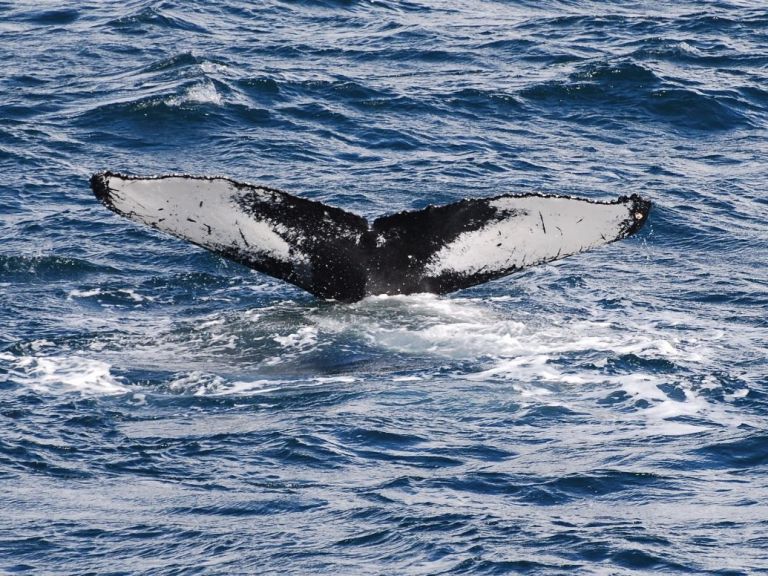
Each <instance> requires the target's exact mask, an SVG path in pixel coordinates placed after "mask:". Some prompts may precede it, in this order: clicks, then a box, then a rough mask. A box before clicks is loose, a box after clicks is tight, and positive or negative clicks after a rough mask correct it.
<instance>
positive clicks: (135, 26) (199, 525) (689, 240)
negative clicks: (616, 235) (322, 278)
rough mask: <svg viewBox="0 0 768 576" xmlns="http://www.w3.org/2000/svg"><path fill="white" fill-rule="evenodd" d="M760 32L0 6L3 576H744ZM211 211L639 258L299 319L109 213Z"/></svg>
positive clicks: (325, 11)
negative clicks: (556, 240) (132, 202)
mask: <svg viewBox="0 0 768 576" xmlns="http://www.w3.org/2000/svg"><path fill="white" fill-rule="evenodd" d="M760 4H761V3H759V2H748V1H737V0H734V1H731V2H723V1H706V2H705V1H695V0H683V1H681V2H675V3H671V2H656V1H651V0H649V1H629V0H624V1H619V2H611V3H602V2H593V1H583V2H575V1H571V0H545V1H543V2H531V1H520V2H511V1H501V0H500V1H489V0H473V1H468V0H457V1H450V2H449V1H446V0H430V1H426V0H410V1H408V0H403V1H396V0H376V1H374V0H370V1H364V0H358V1H354V0H304V1H288V0H283V1H277V0H268V1H264V2H258V3H249V2H241V1H234V0H227V1H225V2H217V3H209V2H200V1H196V0H195V1H189V2H179V1H161V2H158V1H148V0H127V1H125V2H121V3H113V2H77V3H75V2H63V3H53V2H31V1H28V0H19V1H16V2H0V61H1V62H2V73H0V573H2V574H99V575H106V574H112V575H117V574H158V575H172V574H174V575H182V574H183V575H186V574H429V575H432V574H566V573H579V574H642V573H648V574H650V573H659V574H673V573H674V574H719V575H741V574H744V575H746V574H759V573H768V425H767V424H766V417H767V416H768V396H767V394H768V358H766V348H767V347H768V223H767V220H768V193H766V185H767V184H768V162H767V161H766V158H768V145H767V144H766V142H767V141H768V140H767V138H768V129H767V128H768V48H767V46H768V11H766V9H765V7H764V6H763V7H761V6H760ZM105 169H110V170H116V171H122V172H127V173H134V174H143V175H148V174H162V173H171V172H183V173H193V174H208V175H211V174H221V175H226V176H229V177H232V178H235V179H239V180H244V181H249V182H254V183H260V184H265V185H269V186H272V187H276V188H280V189H284V190H287V191H289V192H293V193H296V194H299V195H302V196H305V197H307V198H312V199H316V200H320V201H323V202H327V203H329V204H333V205H336V206H339V207H342V208H345V209H347V210H351V211H355V212H357V213H360V214H362V215H364V216H366V217H375V216H377V215H381V214H384V213H388V212H393V211H399V210H408V209H415V208H421V207H423V206H426V205H427V204H430V203H445V202H450V201H455V200H458V199H460V198H464V197H482V196H489V195H497V194H503V193H526V192H542V193H549V194H572V195H579V196H585V197H589V198H595V199H611V198H615V197H616V196H619V195H624V194H629V193H637V194H640V195H642V196H644V197H646V198H649V199H650V200H652V201H653V203H654V209H653V211H652V213H651V217H650V221H649V223H648V225H647V226H646V227H645V229H644V230H643V231H642V232H641V233H640V234H638V235H637V236H635V237H633V238H631V239H628V240H626V241H623V242H620V243H616V244H613V245H610V246H607V247H604V248H602V249H599V250H596V251H594V252H590V253H586V254H582V255H579V256H576V257H572V258H569V259H566V260H563V261H561V262H558V263H556V264H552V265H546V266H541V267H538V268H533V269H529V270H526V271H524V272H522V273H519V274H517V275H514V276H510V277H507V278H505V279H502V280H498V281H495V282H492V283H488V284H485V285H482V286H478V287H476V288H474V289H471V290H465V291H462V292H458V293H456V294H452V295H449V296H444V297H437V296H432V295H416V296H409V297H372V298H367V299H365V300H363V301H361V302H358V303H356V304H337V303H332V302H325V301H319V300H316V299H314V298H313V297H311V296H310V295H308V294H306V293H304V292H302V291H300V290H298V289H297V288H294V287H292V286H290V285H288V284H285V283H282V282H279V281H277V280H273V279H271V278H269V277H266V276H264V275H260V274H258V273H256V272H252V271H250V270H248V269H245V268H243V267H241V266H238V265H236V264H233V263H230V262H227V261H224V260H222V259H220V258H218V257H216V256H214V255H213V254H211V253H208V252H205V251H203V250H201V249H198V248H195V247H194V246H191V245H188V244H185V243H183V242H181V241H178V240H175V239H173V238H170V237H168V236H164V235H162V234H159V233H156V232H154V231H152V230H149V229H145V228H141V227H139V226H136V225H134V224H132V223H131V222H129V221H127V220H124V219H121V218H119V217H117V216H115V215H113V214H111V213H110V212H108V211H107V210H105V209H104V208H103V207H102V206H101V205H100V204H99V203H98V202H97V201H96V199H95V198H93V196H92V194H91V192H90V190H89V187H88V178H89V176H90V175H91V174H92V173H93V172H96V171H100V170H105Z"/></svg>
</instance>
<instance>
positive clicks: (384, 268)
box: [90, 172, 651, 302]
mask: <svg viewBox="0 0 768 576" xmlns="http://www.w3.org/2000/svg"><path fill="white" fill-rule="evenodd" d="M90 184H91V188H92V189H93V192H94V194H95V195H96V197H97V198H98V199H99V200H100V201H101V202H102V204H104V205H105V206H106V207H107V208H109V209H110V210H112V211H113V212H116V213H117V214H120V215H122V216H125V217H128V218H130V219H132V220H135V221H138V222H140V223H143V224H146V225H148V226H151V227H153V228H156V229H158V230H162V231H165V232H168V233H170V234H173V235H175V236H178V237H180V238H183V239H185V240H188V241H190V242H192V243H194V244H197V245H199V246H202V247H204V248H206V249H208V250H211V251H213V252H215V253H217V254H219V255H221V256H224V257H225V258H229V259H231V260H234V261H236V262H239V263H241V264H244V265H246V266H248V267H250V268H253V269H255V270H258V271H260V272H263V273H265V274H269V275H270V276H274V277H276V278H280V279H282V280H285V281H287V282H290V283H292V284H294V285H296V286H299V287H300V288H303V289H304V290H306V291H308V292H310V293H311V294H314V295H315V296H319V297H321V298H332V299H336V300H340V301H344V302H354V301H357V300H360V299H361V298H364V297H365V296H368V295H374V294H412V293H416V292H433V293H437V294H444V293H447V292H452V291H454V290H459V289H462V288H467V287H469V286H474V285H476V284H480V283H483V282H487V281H489V280H493V279H495V278H500V277H502V276H505V275H507V274H511V273H513V272H515V271H517V270H520V269H521V268H523V267H526V266H531V265H535V264H541V263H544V262H550V261H552V260H556V259H559V258H563V257H565V256H568V255H571V254H576V253H579V252H583V251H585V250H589V249H591V248H593V247H595V246H598V245H600V244H605V243H609V242H614V241H616V240H621V239H622V238H626V237H628V236H631V235H632V234H634V233H635V232H637V231H638V230H640V228H642V226H643V225H644V224H645V222H646V221H647V220H648V214H649V212H650V208H651V203H650V202H649V201H647V200H643V199H642V198H640V197H639V196H637V195H632V196H630V197H626V196H623V197H621V198H619V199H618V200H615V201H613V202H596V201H593V200H588V199H582V198H570V197H567V196H544V195H539V194H525V195H502V196H496V197H493V198H479V199H465V200H461V201H458V202H455V203H453V204H448V205H444V206H427V207H426V208H424V209H422V210H417V211H410V212H399V213H397V214H391V215H388V216H382V217H380V218H377V219H376V220H374V221H373V223H372V224H370V225H369V223H368V221H367V220H366V219H365V218H362V217H361V216H358V215H356V214H352V213H349V212H346V211H344V210H341V209H339V208H334V207H331V206H327V205H325V204H322V203H320V202H316V201H312V200H307V199H305V198H300V197H297V196H293V195H291V194H288V193H286V192H282V191H280V190H275V189H272V188H266V187H263V186H255V185H251V184H244V183H241V182H236V181H234V180H231V179H228V178H222V177H206V176H187V175H168V176H154V177H149V178H142V177H137V176H126V175H122V174H118V173H113V172H102V173H99V174H94V175H93V177H92V178H91V181H90ZM173 187H175V188H173ZM172 188H173V191H172V192H171V189H172ZM187 189H188V190H189V192H188V194H187ZM195 194H196V195H197V196H195ZM174 195H175V196H174ZM200 196H205V200H206V201H205V203H204V204H205V208H203V200H202V198H200ZM157 203H163V207H159V206H155V205H154V204H157ZM136 207H138V208H140V209H141V211H138V210H134V208H136ZM160 212H162V216H163V217H162V218H160V217H159V216H160V214H159V213H160ZM542 212H544V213H542ZM544 214H546V215H547V219H548V220H550V221H553V222H554V223H553V224H552V227H553V228H556V229H557V230H559V231H560V235H559V236H558V235H553V234H549V235H548V234H547V230H546V226H545V223H544V222H545V220H544V218H545V216H544ZM526 219H528V220H526ZM558 219H559V220H558ZM585 219H587V223H586V224H584V225H581V226H576V224H579V223H582V222H583V221H584V220H585ZM537 221H540V223H541V226H536V225H535V224H537V223H538V222H537ZM222 223H223V224H222ZM227 223H229V224H227ZM248 225H252V230H251V232H249V233H251V234H254V235H255V236H252V237H251V238H250V240H249V239H248V237H247V234H246V232H244V230H243V227H246V226H248ZM222 226H223V227H225V228H226V229H222ZM569 226H572V228H570V229H569V228H568V227H569ZM601 227H602V228H601ZM230 228H231V229H230ZM538 228H541V232H542V234H541V236H536V235H535V234H537V232H536V231H535V229H538ZM593 229H594V230H593ZM606 233H608V236H607V237H606V235H605V234H606ZM259 234H262V235H264V234H266V236H263V237H264V238H266V239H267V244H270V243H271V248H270V247H269V246H268V247H266V248H265V247H264V246H259V245H257V244H255V243H254V241H253V240H254V238H256V239H258V238H259ZM590 235H591V236H590ZM598 236H599V237H600V238H601V239H600V240H598V239H597V238H598ZM500 237H501V238H500ZM590 238H591V239H590ZM241 240H242V242H241ZM558 241H559V242H560V244H557V242H558Z"/></svg>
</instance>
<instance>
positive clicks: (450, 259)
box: [426, 196, 642, 276]
mask: <svg viewBox="0 0 768 576" xmlns="http://www.w3.org/2000/svg"><path fill="white" fill-rule="evenodd" d="M491 206H493V207H494V208H496V209H497V210H499V211H500V212H501V213H502V215H501V216H502V217H501V218H500V219H497V220H493V221H491V222H489V223H488V224H486V225H485V226H483V227H482V228H480V229H479V230H473V231H471V232H465V233H463V234H460V235H459V236H458V237H457V238H456V239H455V240H454V241H453V242H451V243H449V244H447V245H445V246H443V248H441V249H440V250H439V251H438V252H437V253H436V254H435V255H434V256H433V257H432V258H431V259H430V261H429V263H428V264H427V267H426V272H427V273H428V274H429V275H431V276H440V275H441V274H445V273H457V272H458V273H461V274H478V273H483V272H486V271H489V272H490V271H494V270H512V269H517V268H522V267H524V266H531V265H535V264H541V263H544V262H549V261H551V260H558V259H560V258H565V257H566V256H570V255H572V254H578V253H579V252H584V251H586V250H590V249H591V248H595V247H597V246H600V245H602V244H607V243H609V242H613V241H614V240H618V239H619V238H621V237H622V234H624V233H625V231H626V222H627V220H628V219H630V218H632V217H633V215H632V214H631V213H630V210H631V206H632V202H631V201H629V200H628V201H627V202H626V203H613V204H603V203H597V202H589V201H585V200H582V199H577V198H565V197H562V198H561V197H539V196H522V197H507V198H498V199H496V200H494V201H492V202H491ZM641 217H642V215H641Z"/></svg>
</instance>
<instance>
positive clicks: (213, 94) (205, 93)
mask: <svg viewBox="0 0 768 576" xmlns="http://www.w3.org/2000/svg"><path fill="white" fill-rule="evenodd" d="M223 102H224V98H223V97H222V96H221V94H219V92H218V91H217V90H216V86H214V85H213V84H212V83H211V82H204V83H201V84H194V85H193V86H190V87H189V88H187V89H186V90H185V91H184V93H183V94H182V95H180V96H171V97H169V98H167V99H166V100H165V103H166V104H167V105H168V106H175V107H179V106H184V105H185V104H214V105H216V106H220V105H221V104H222V103H223Z"/></svg>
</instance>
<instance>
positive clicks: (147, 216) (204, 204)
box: [106, 175, 308, 263]
mask: <svg viewBox="0 0 768 576" xmlns="http://www.w3.org/2000/svg"><path fill="white" fill-rule="evenodd" d="M106 184H107V186H108V187H109V198H110V201H111V203H112V205H113V206H114V207H115V209H117V210H118V211H120V212H121V213H122V214H124V215H125V216H126V217H128V218H130V219H131V220H134V221H136V222H140V223H142V224H146V225H148V226H151V227H153V228H156V229H158V230H162V231H163V232H168V233H170V234H173V235H174V236H177V237H179V238H183V239H184V240H188V241H190V242H193V243H195V244H197V245H199V246H203V247H205V248H209V249H211V250H227V249H234V250H237V251H240V252H243V253H248V254H259V255H262V256H267V257H270V258H275V259H277V260H281V261H286V262H292V263H296V262H301V263H305V262H307V261H308V258H307V256H306V255H305V254H303V253H301V252H300V251H298V250H295V249H292V248H291V246H290V245H289V244H288V242H286V241H285V240H284V239H283V238H282V236H281V234H282V235H285V234H287V233H288V230H286V229H285V226H283V225H281V224H275V223H273V222H270V221H269V220H266V219H264V220H259V219H256V218H254V217H253V216H252V215H250V214H247V213H246V212H245V211H244V210H243V208H242V207H241V206H240V205H239V204H238V202H237V198H238V195H239V192H240V191H239V190H238V188H237V186H235V185H234V184H233V183H232V182H231V181H229V180H226V179H224V178H210V179H193V178H184V177H175V176H171V177H165V178H155V179H151V178H150V179H127V178H121V177H119V176H115V175H110V176H108V177H107V182H106ZM249 192H250V193H254V194H261V195H263V197H264V200H269V197H268V194H269V192H267V191H266V190H263V189H260V188H251V189H249Z"/></svg>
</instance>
